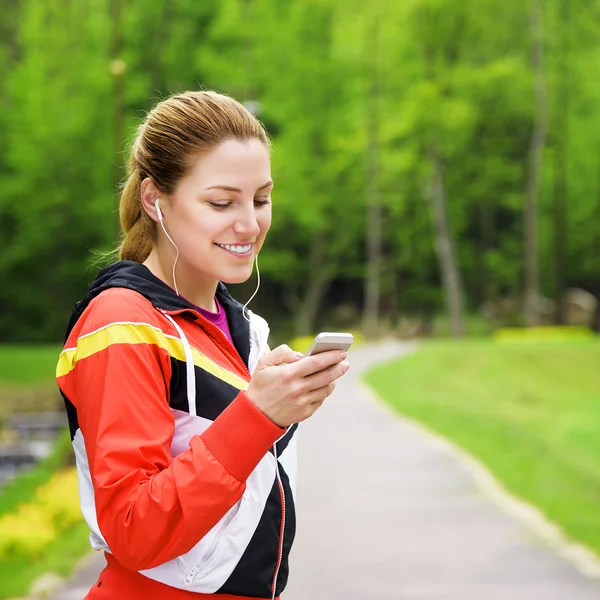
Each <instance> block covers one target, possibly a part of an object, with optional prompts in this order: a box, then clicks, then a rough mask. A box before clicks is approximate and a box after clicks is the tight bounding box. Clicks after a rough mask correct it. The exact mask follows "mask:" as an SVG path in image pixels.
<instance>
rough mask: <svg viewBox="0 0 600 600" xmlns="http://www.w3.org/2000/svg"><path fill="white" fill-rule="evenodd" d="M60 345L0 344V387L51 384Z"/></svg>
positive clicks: (53, 378)
mask: <svg viewBox="0 0 600 600" xmlns="http://www.w3.org/2000/svg"><path fill="white" fill-rule="evenodd" d="M60 351H61V347H60V346H57V345H51V346H19V345H10V346H7V345H0V387H13V386H23V385H28V386H29V385H35V386H37V387H39V386H41V385H52V384H53V383H54V381H55V372H56V363H57V362H58V355H59V354H60Z"/></svg>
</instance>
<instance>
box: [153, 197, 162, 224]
mask: <svg viewBox="0 0 600 600" xmlns="http://www.w3.org/2000/svg"><path fill="white" fill-rule="evenodd" d="M159 202H160V198H157V199H156V200H155V201H154V208H156V214H157V215H158V220H159V221H160V222H161V223H162V220H163V216H162V212H161V211H160V206H158V203H159Z"/></svg>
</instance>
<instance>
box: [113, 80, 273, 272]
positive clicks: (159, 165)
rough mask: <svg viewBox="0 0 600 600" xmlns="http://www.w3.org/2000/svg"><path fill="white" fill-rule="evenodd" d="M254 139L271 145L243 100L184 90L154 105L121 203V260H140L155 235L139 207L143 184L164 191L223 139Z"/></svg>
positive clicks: (132, 157)
mask: <svg viewBox="0 0 600 600" xmlns="http://www.w3.org/2000/svg"><path fill="white" fill-rule="evenodd" d="M252 138H257V139H259V140H260V141H261V142H263V143H264V144H265V146H266V147H267V148H268V149H269V148H270V143H269V138H268V136H267V133H266V132H265V129H264V128H263V126H262V124H261V123H260V122H259V121H258V119H256V117H254V116H253V115H252V114H251V113H250V112H249V111H248V110H247V109H246V108H245V107H244V106H243V105H242V104H240V103H239V102H237V101H236V100H234V99H233V98H231V97H229V96H226V95H224V94H218V93H216V92H209V91H202V92H184V93H181V94H176V95H174V96H171V97H170V98H167V99H166V100H163V101H162V102H160V103H159V104H157V105H156V106H155V107H154V108H153V109H152V110H151V111H150V113H149V114H148V116H147V117H146V119H145V121H144V122H143V123H142V124H141V125H140V126H139V127H138V130H137V135H136V139H135V141H134V143H133V145H132V147H131V153H130V156H129V169H128V179H127V181H126V182H125V184H124V186H123V191H122V193H121V200H120V202H119V217H120V221H121V229H122V233H123V237H122V241H121V243H120V245H119V248H118V251H119V258H120V259H121V260H133V261H136V262H143V261H144V260H146V258H148V255H149V254H150V251H151V250H152V243H153V241H154V240H155V238H156V223H155V222H154V221H153V220H152V219H151V218H150V217H149V216H148V214H147V213H146V211H145V210H144V209H143V208H142V203H141V191H140V188H141V184H142V181H143V180H144V179H145V178H146V177H149V178H150V179H151V180H152V182H153V183H154V185H155V186H156V187H157V188H158V189H159V190H160V191H161V192H162V193H164V194H171V193H173V190H174V189H175V186H176V185H177V183H178V181H179V180H180V179H181V178H182V177H183V176H184V175H185V174H186V173H187V172H188V170H189V169H190V167H191V166H192V164H193V161H194V159H196V158H197V157H198V156H199V155H201V154H202V153H203V152H206V151H208V150H211V149H212V148H214V147H216V146H218V145H219V144H220V143H221V142H224V141H225V140H229V139H233V140H239V141H245V140H249V139H252Z"/></svg>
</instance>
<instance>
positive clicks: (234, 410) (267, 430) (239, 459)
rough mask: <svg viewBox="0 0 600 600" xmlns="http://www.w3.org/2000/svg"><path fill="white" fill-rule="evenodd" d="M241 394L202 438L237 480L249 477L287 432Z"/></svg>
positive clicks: (209, 449) (244, 394)
mask: <svg viewBox="0 0 600 600" xmlns="http://www.w3.org/2000/svg"><path fill="white" fill-rule="evenodd" d="M285 431H286V430H285V428H282V427H279V426H278V425H275V423H273V422H272V421H271V420H270V419H269V418H268V417H266V416H265V415H264V414H263V413H262V412H260V410H259V409H258V408H257V407H256V405H255V404H254V403H253V402H252V400H250V398H248V396H247V395H246V393H245V392H240V393H239V394H238V396H237V397H236V399H235V400H234V401H233V402H232V403H231V404H230V405H229V406H228V407H227V408H226V409H225V410H224V411H223V412H222V413H221V414H220V415H219V416H218V417H217V418H216V419H215V421H214V423H213V424H212V425H211V426H210V427H209V428H208V429H207V430H206V431H205V432H204V433H203V434H202V435H201V436H200V437H201V438H202V441H203V442H204V446H205V447H206V448H207V450H208V451H209V452H210V453H211V454H212V455H213V456H214V457H215V458H216V459H217V460H218V461H219V462H220V463H221V465H223V467H224V468H225V469H226V470H227V472H228V473H230V474H231V475H232V476H233V477H235V478H236V479H237V480H238V481H246V479H248V476H249V475H250V473H252V471H253V470H254V468H255V467H256V465H257V464H258V463H259V462H260V460H261V459H262V457H263V456H264V455H265V454H266V453H267V452H268V451H269V448H270V447H271V446H272V445H273V444H274V443H275V442H276V441H277V440H278V439H279V438H280V437H281V436H282V435H283V434H284V433H285Z"/></svg>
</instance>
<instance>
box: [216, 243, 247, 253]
mask: <svg viewBox="0 0 600 600" xmlns="http://www.w3.org/2000/svg"><path fill="white" fill-rule="evenodd" d="M215 245H216V246H219V248H223V250H227V251H228V252H231V253H232V254H235V255H236V256H248V255H249V254H251V253H252V244H243V245H242V244H215Z"/></svg>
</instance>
